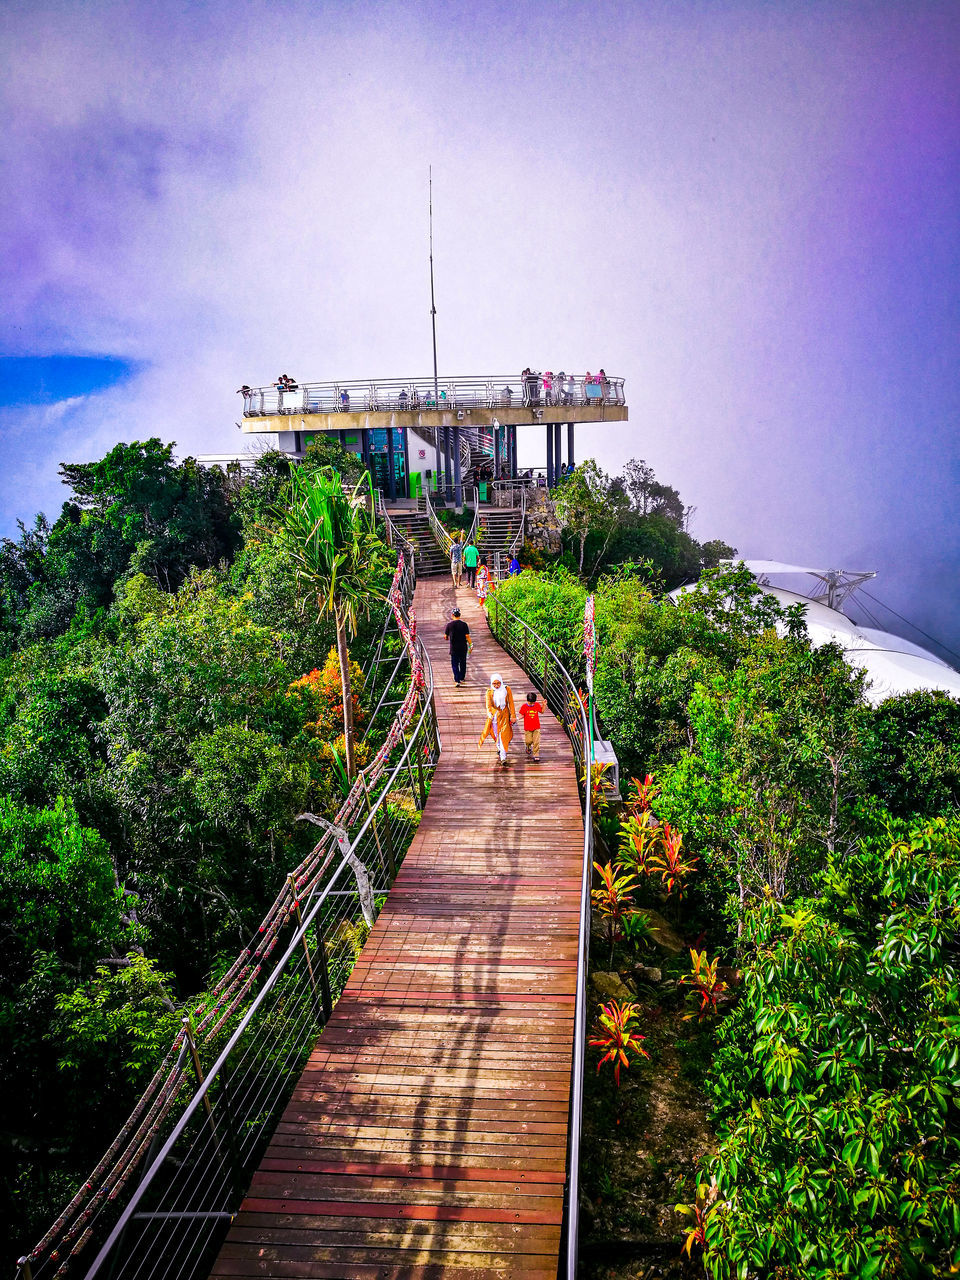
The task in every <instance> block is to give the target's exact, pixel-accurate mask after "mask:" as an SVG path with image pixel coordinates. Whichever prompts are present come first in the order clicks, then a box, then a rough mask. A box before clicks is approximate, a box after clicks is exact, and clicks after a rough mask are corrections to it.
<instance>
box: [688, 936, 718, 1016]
mask: <svg viewBox="0 0 960 1280" xmlns="http://www.w3.org/2000/svg"><path fill="white" fill-rule="evenodd" d="M690 959H691V961H692V962H693V967H692V969H691V971H690V973H687V974H684V976H683V977H682V978H681V979H680V982H681V984H682V985H683V986H686V987H690V988H692V990H691V995H694V996H699V997H700V1008H699V1009H698V1010H697V1012H696V1013H695V1014H694V1013H688V1014H685V1015H684V1021H685V1022H689V1021H690V1020H691V1019H692V1018H696V1019H697V1021H698V1022H702V1021H703V1019H704V1017H705V1016H706V1015H707V1014H708V1013H716V1011H717V998H718V997H719V996H721V995H722V994H723V993H724V991H726V989H727V984H726V983H725V982H721V981H720V979H719V978H718V977H717V967H718V966H719V964H720V961H719V960H718V959H717V958H716V957H715V958H714V959H713V960H708V959H707V953H706V951H696V950H694V948H693V947H691V948H690Z"/></svg>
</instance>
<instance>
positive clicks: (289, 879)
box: [287, 871, 317, 995]
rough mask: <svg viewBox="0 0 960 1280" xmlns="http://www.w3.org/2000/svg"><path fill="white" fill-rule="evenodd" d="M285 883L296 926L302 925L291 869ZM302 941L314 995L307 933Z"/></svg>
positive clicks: (314, 986) (315, 988) (315, 981)
mask: <svg viewBox="0 0 960 1280" xmlns="http://www.w3.org/2000/svg"><path fill="white" fill-rule="evenodd" d="M287 884H288V885H289V886H290V897H291V898H292V899H293V910H294V913H295V914H296V917H297V928H298V929H301V928H302V927H303V916H302V915H301V914H300V898H299V897H298V896H297V879H296V876H295V875H294V874H293V872H292V871H289V872H288V873H287ZM300 941H301V942H302V943H303V954H304V955H305V956H306V959H307V974H308V975H309V978H310V990H311V991H312V992H313V994H314V995H316V994H317V980H316V978H315V977H314V976H313V961H312V960H311V959H310V947H309V945H308V944H307V935H306V934H304V935H303V937H302V938H301V939H300Z"/></svg>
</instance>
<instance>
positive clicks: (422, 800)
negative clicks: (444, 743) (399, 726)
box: [410, 732, 427, 812]
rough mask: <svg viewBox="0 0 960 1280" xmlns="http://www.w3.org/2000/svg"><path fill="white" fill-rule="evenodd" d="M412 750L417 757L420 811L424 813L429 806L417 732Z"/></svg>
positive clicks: (412, 743) (411, 745)
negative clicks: (427, 805)
mask: <svg viewBox="0 0 960 1280" xmlns="http://www.w3.org/2000/svg"><path fill="white" fill-rule="evenodd" d="M410 750H411V751H412V752H413V754H414V755H415V756H416V757H417V783H418V785H419V788H420V809H421V812H422V811H423V809H424V808H425V807H426V804H427V788H426V785H425V783H424V780H423V761H422V760H421V758H420V744H419V743H418V742H417V735H416V732H414V735H413V737H412V738H411V739H410Z"/></svg>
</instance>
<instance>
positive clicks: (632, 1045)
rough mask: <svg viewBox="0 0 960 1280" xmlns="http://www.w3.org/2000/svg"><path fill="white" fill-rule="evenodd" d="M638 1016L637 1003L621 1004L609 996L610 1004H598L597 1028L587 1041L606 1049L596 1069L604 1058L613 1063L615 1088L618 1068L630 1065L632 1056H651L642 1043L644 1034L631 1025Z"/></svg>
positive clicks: (593, 1047) (591, 1045) (617, 1079)
mask: <svg viewBox="0 0 960 1280" xmlns="http://www.w3.org/2000/svg"><path fill="white" fill-rule="evenodd" d="M639 1017H640V1006H639V1005H638V1004H620V1003H619V1002H618V1001H617V1000H611V1001H610V1003H609V1004H602V1005H601V1006H600V1030H599V1032H598V1034H597V1035H596V1036H594V1038H593V1039H592V1040H591V1041H590V1047H591V1048H592V1049H603V1050H605V1052H604V1054H603V1056H602V1057H601V1058H600V1061H599V1062H598V1063H597V1070H598V1071H599V1070H600V1068H601V1067H602V1066H603V1064H604V1063H605V1062H611V1063H613V1078H614V1079H615V1080H616V1082H617V1088H618V1089H619V1088H620V1068H621V1067H629V1066H630V1059H631V1057H634V1058H649V1057H650V1055H649V1053H647V1051H646V1049H644V1047H643V1045H642V1043H641V1041H643V1040H645V1039H646V1036H642V1035H640V1033H639V1032H638V1031H634V1029H633V1024H634V1023H635V1022H636V1021H637V1019H638V1018H639Z"/></svg>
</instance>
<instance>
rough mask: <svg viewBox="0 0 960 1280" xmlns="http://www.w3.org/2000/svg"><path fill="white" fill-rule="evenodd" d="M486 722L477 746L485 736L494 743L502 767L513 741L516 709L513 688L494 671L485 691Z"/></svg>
mask: <svg viewBox="0 0 960 1280" xmlns="http://www.w3.org/2000/svg"><path fill="white" fill-rule="evenodd" d="M486 706H487V722H486V724H485V725H484V726H483V733H481V735H480V741H479V742H478V743H477V746H478V747H482V746H483V744H484V742H486V740H487V738H492V739H493V741H494V742H495V743H496V747H497V753H498V755H499V760H498V761H497V763H498V765H500V767H501V768H502V767H503V766H505V765H506V763H507V752H508V751H509V749H510V743H511V742H512V741H513V726H514V725H515V724H516V722H517V709H516V707H515V706H514V704H513V690H512V689H511V688H510V686H509V685H508V684H504V682H503V676H501V675H497V674H496V672H495V673H494V674H493V675H492V676H491V677H490V688H489V689H488V690H487V692H486Z"/></svg>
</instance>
